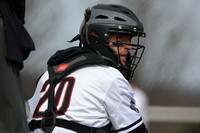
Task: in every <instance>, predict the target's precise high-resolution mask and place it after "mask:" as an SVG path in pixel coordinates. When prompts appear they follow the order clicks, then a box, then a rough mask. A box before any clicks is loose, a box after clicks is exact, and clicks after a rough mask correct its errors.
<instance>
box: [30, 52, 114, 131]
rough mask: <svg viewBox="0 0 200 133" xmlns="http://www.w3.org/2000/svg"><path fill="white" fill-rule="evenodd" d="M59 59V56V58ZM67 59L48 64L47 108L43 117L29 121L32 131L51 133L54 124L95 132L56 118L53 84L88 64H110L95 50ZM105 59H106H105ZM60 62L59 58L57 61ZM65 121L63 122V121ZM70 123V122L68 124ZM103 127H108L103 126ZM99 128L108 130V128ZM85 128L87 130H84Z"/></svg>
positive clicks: (94, 129) (93, 129)
mask: <svg viewBox="0 0 200 133" xmlns="http://www.w3.org/2000/svg"><path fill="white" fill-rule="evenodd" d="M59 59H60V58H59ZM68 59H69V60H64V61H63V60H62V63H59V64H58V63H54V64H51V63H49V65H48V72H49V81H50V88H49V89H50V91H48V93H49V94H48V96H49V98H48V108H47V110H46V111H45V115H44V118H43V119H42V120H41V121H38V122H35V121H34V120H32V121H31V123H29V127H30V129H31V130H32V131H33V130H34V129H36V128H41V129H42V130H43V131H44V132H45V133H51V132H52V131H53V129H54V127H55V126H60V127H64V128H66V129H70V130H74V131H77V128H78V129H79V132H80V131H83V132H91V131H92V132H91V133H96V132H97V129H96V128H91V127H87V126H84V125H81V124H78V123H74V122H71V121H67V120H61V119H57V118H56V115H55V112H56V106H55V105H54V91H55V89H54V88H55V86H56V85H57V84H58V83H59V82H60V81H61V80H62V79H63V78H64V77H66V76H67V75H69V74H70V73H72V72H74V71H75V70H77V69H79V68H81V67H84V66H89V65H111V64H110V62H109V61H108V60H107V59H103V57H102V56H100V54H99V53H97V52H94V51H92V52H88V51H87V52H82V53H80V54H77V55H76V56H71V57H70V58H68ZM105 60H107V61H105ZM59 62H61V60H60V61H59ZM64 121H65V122H64ZM33 123H37V125H39V126H36V127H34V126H32V125H35V124H33ZM62 123H68V124H62ZM69 123H70V124H69ZM105 127H110V124H109V126H108V125H107V126H105ZM105 127H103V128H101V129H100V130H102V129H106V130H108V128H105ZM86 129H87V131H86Z"/></svg>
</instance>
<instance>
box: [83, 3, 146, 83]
mask: <svg viewBox="0 0 200 133" xmlns="http://www.w3.org/2000/svg"><path fill="white" fill-rule="evenodd" d="M92 31H95V32H96V33H97V34H98V36H96V35H92V34H90V33H91V32H92ZM111 33H114V34H116V35H118V34H128V35H131V36H132V37H133V38H136V43H134V44H132V43H131V44H124V43H123V44H122V43H120V42H113V44H114V45H115V46H116V47H121V46H123V45H131V46H132V47H133V48H132V50H130V51H129V53H128V55H126V60H127V61H126V65H122V63H121V61H120V56H123V55H119V53H115V52H114V51H113V50H112V49H111V48H110V47H109V45H108V43H109V41H108V37H109V34H111ZM79 37H80V38H79V39H80V42H81V43H82V44H83V46H85V47H88V48H90V49H93V50H95V51H99V52H100V53H101V55H102V56H103V57H105V59H110V60H112V61H113V62H114V63H115V64H116V67H117V69H119V70H120V71H121V73H122V74H123V75H124V77H125V78H126V79H128V80H130V79H132V77H133V73H134V70H135V69H136V67H137V65H138V63H139V61H140V59H141V57H142V54H143V51H144V48H145V47H144V46H143V45H139V38H140V37H145V32H144V28H143V25H142V23H141V22H140V21H139V19H138V18H137V16H136V15H135V14H134V13H133V12H132V11H131V10H130V9H128V8H126V7H124V6H121V5H113V4H108V5H107V4H98V5H96V6H93V7H92V8H91V16H90V18H89V20H88V21H87V22H85V21H83V22H82V25H81V27H80V34H79Z"/></svg>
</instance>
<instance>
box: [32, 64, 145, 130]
mask: <svg viewBox="0 0 200 133" xmlns="http://www.w3.org/2000/svg"><path fill="white" fill-rule="evenodd" d="M48 78H49V75H48V72H45V73H44V74H43V75H42V77H41V78H40V80H39V82H38V84H37V88H36V91H35V93H34V95H33V97H32V98H31V99H30V100H29V101H28V104H29V108H30V114H29V117H28V122H30V121H31V119H33V118H34V119H36V120H41V119H42V114H43V113H44V111H45V110H46V109H47V105H48V98H47V91H48V90H49V84H47V81H48ZM55 104H56V105H57V106H56V107H57V112H58V114H57V118H61V119H66V120H70V121H74V122H77V123H79V124H82V125H86V126H89V127H97V128H100V127H103V126H105V125H107V124H109V123H110V122H111V123H112V125H113V127H114V129H116V130H118V129H122V128H125V127H127V126H129V127H128V128H127V129H126V130H123V131H121V133H127V132H129V131H131V130H133V129H135V128H137V127H138V126H140V125H141V124H142V123H143V121H142V120H141V117H140V114H139V113H138V111H137V109H136V108H135V104H134V99H133V89H132V87H131V86H130V84H129V83H128V81H127V80H126V79H125V78H124V77H123V75H122V74H121V73H120V72H119V71H118V70H117V69H115V68H113V67H110V66H98V65H93V66H87V67H83V68H81V69H79V70H76V71H75V72H73V73H71V74H70V75H68V76H67V77H65V78H64V79H63V80H62V81H61V82H60V83H59V84H57V86H56V87H55ZM34 132H38V133H42V132H43V131H42V130H41V129H36V130H35V131H34ZM58 132H60V133H61V132H62V133H63V132H67V133H74V132H73V131H69V130H67V129H65V128H61V127H55V128H54V130H53V133H58Z"/></svg>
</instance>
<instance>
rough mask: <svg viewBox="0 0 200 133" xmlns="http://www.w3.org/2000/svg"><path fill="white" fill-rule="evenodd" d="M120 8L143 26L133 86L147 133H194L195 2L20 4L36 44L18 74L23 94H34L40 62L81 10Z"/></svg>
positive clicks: (60, 43)
mask: <svg viewBox="0 0 200 133" xmlns="http://www.w3.org/2000/svg"><path fill="white" fill-rule="evenodd" d="M98 3H107V4H108V3H109V4H110V3H112V4H113V3H114V4H121V5H124V6H126V7H128V8H130V9H132V10H133V11H134V12H135V14H136V15H137V16H138V17H139V19H140V20H141V21H142V22H143V25H144V27H145V31H146V34H147V37H146V38H145V39H143V40H142V43H143V44H144V45H145V46H146V49H145V53H144V55H143V58H142V60H141V62H140V64H139V65H138V68H137V69H136V72H135V79H134V82H135V83H136V84H137V86H138V87H139V88H140V89H141V90H143V91H144V92H145V94H146V96H147V97H148V107H147V111H148V123H149V124H148V128H149V130H150V133H161V132H162V133H200V100H199V97H200V44H199V43H200V37H199V35H200V13H199V9H200V1H199V0H190V1H189V0H167V1H166V0H73V1H71V0H59V1H56V0H26V24H25V27H26V28H27V30H28V32H29V33H30V35H31V37H32V38H33V41H34V42H35V45H36V50H35V51H34V52H32V53H31V54H30V56H29V58H28V59H27V60H26V61H25V64H24V65H25V67H24V69H23V70H22V71H21V76H22V83H23V87H24V94H25V98H26V100H28V99H29V98H30V97H31V96H32V95H33V93H34V89H35V85H36V81H37V79H38V77H39V76H40V75H41V74H42V73H43V72H44V71H45V70H46V62H47V60H48V59H49V57H50V56H51V55H52V54H54V53H55V52H56V51H57V50H60V49H65V48H68V47H71V46H75V45H76V46H77V45H78V42H74V43H68V42H67V41H68V40H71V39H72V38H73V37H74V36H75V35H77V34H78V32H79V26H80V24H81V22H82V19H83V13H84V10H85V9H86V8H87V7H91V6H93V5H95V4H98Z"/></svg>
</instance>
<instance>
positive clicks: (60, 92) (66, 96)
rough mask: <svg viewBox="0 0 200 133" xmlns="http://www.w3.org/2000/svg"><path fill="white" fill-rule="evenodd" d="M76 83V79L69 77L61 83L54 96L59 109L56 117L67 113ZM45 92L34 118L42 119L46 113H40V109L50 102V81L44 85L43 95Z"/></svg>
mask: <svg viewBox="0 0 200 133" xmlns="http://www.w3.org/2000/svg"><path fill="white" fill-rule="evenodd" d="M74 83H75V78H74V77H67V78H64V79H63V80H62V81H61V83H60V85H59V87H58V89H57V91H56V92H55V95H54V105H55V106H56V109H57V111H56V116H60V115H64V114H65V113H66V112H67V109H68V107H69V104H70V99H71V94H72V91H73V88H74ZM46 89H48V90H46ZM45 91H46V93H45V94H44V95H43V97H41V98H40V100H39V102H38V105H37V107H36V108H35V111H34V113H33V118H42V117H43V116H44V111H40V109H41V107H42V105H43V104H44V103H45V102H48V101H47V100H48V91H49V80H47V81H46V82H45V83H44V85H43V87H42V90H41V93H42V92H45Z"/></svg>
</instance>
